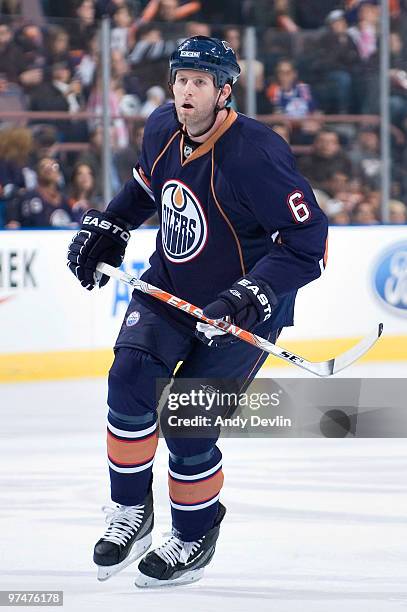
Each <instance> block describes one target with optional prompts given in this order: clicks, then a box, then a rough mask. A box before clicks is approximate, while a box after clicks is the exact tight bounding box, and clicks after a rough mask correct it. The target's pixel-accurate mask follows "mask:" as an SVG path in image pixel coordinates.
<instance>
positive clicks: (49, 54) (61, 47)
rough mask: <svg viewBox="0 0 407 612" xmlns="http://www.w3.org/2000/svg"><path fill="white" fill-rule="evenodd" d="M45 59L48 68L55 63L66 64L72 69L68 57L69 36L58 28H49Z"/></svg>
mask: <svg viewBox="0 0 407 612" xmlns="http://www.w3.org/2000/svg"><path fill="white" fill-rule="evenodd" d="M46 59H47V64H48V66H52V65H53V64H55V63H57V62H66V63H68V64H69V65H70V66H71V68H73V61H72V59H71V56H70V49H69V36H68V33H67V31H66V30H65V29H64V28H62V27H60V26H50V28H49V29H48V31H47V37H46Z"/></svg>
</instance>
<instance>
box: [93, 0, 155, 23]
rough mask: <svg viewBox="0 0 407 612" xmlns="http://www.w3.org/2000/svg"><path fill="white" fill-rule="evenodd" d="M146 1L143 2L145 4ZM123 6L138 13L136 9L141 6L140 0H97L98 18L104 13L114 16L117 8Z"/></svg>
mask: <svg viewBox="0 0 407 612" xmlns="http://www.w3.org/2000/svg"><path fill="white" fill-rule="evenodd" d="M145 3H146V2H145V0H143V2H142V4H143V5H144V4H145ZM122 6H128V7H129V8H130V10H131V11H132V13H136V10H137V9H138V8H139V6H140V2H139V0H96V4H95V10H96V18H97V19H100V18H101V17H103V16H104V15H109V16H110V17H112V16H113V15H114V12H115V10H116V9H117V8H118V7H122Z"/></svg>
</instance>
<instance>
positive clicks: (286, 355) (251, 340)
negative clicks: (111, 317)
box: [97, 263, 383, 376]
mask: <svg viewBox="0 0 407 612" xmlns="http://www.w3.org/2000/svg"><path fill="white" fill-rule="evenodd" d="M97 270H98V272H101V273H102V274H106V275H107V276H111V277H112V278H115V279H116V280H119V281H122V282H123V283H126V284H127V285H131V286H132V287H134V289H137V290H138V291H141V292H142V293H147V294H148V295H152V296H153V297H155V298H157V299H158V300H161V301H162V302H165V303H166V304H169V305H170V306H173V307H174V308H178V310H182V311H184V312H187V313H189V314H190V315H192V316H193V317H195V318H196V319H199V320H200V321H203V322H204V323H209V325H212V326H213V327H216V328H217V329H221V330H222V331H225V332H227V333H229V334H232V335H233V336H236V337H237V338H239V339H240V340H244V341H245V342H247V343H248V344H252V345H253V346H255V347H257V348H259V349H260V350H262V351H266V353H270V355H275V356H276V357H280V359H284V360H285V361H288V362H289V363H293V364H294V365H296V366H298V367H300V368H303V369H304V370H308V372H312V373H313V374H316V375H317V376H332V374H336V373H337V372H340V370H343V369H344V368H347V367H348V366H349V365H350V364H351V363H353V362H354V361H356V360H357V359H359V358H360V357H362V355H364V354H365V353H366V352H367V351H368V350H369V349H370V348H371V347H372V346H373V345H374V343H375V342H376V341H377V340H378V338H380V336H381V335H382V331H383V323H379V325H378V327H377V328H376V329H375V330H374V331H372V332H371V333H370V334H368V335H367V336H366V337H365V338H363V339H362V340H361V341H360V342H358V343H357V344H355V346H353V347H352V348H351V349H349V350H348V351H346V352H345V353H341V355H338V357H334V358H333V359H328V361H317V362H314V361H307V360H306V359H304V358H303V357H300V356H299V355H296V354H295V353H292V352H291V351H287V350H286V349H283V348H280V347H279V346H276V345H275V344H273V343H272V342H269V341H268V340H265V339H264V338H261V337H260V336H256V334H252V333H251V332H249V331H246V330H244V329H241V328H240V327H238V326H237V325H233V324H232V323H228V322H227V321H213V320H212V319H207V318H206V317H205V316H204V315H203V313H202V309H201V308H198V307H197V306H194V305H193V304H190V303H189V302H187V301H185V300H182V299H181V298H178V297H176V296H175V295H172V294H171V293H168V292H167V291H163V290H162V289H158V288H157V287H154V285H150V284H148V283H145V282H144V281H141V280H139V279H138V278H136V277H135V276H131V275H130V274H127V273H126V272H122V270H120V269H118V268H113V266H110V265H109V264H106V263H99V264H98V265H97Z"/></svg>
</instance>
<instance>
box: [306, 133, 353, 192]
mask: <svg viewBox="0 0 407 612" xmlns="http://www.w3.org/2000/svg"><path fill="white" fill-rule="evenodd" d="M298 167H299V169H300V172H301V173H302V174H304V176H305V177H306V178H307V179H308V180H309V181H310V182H311V184H312V186H313V187H316V188H319V189H323V190H325V191H328V192H330V190H329V183H330V181H332V178H333V177H334V176H335V174H338V173H339V174H342V176H344V177H345V180H346V179H347V178H349V177H350V175H351V170H352V167H351V162H350V160H349V159H348V157H347V155H346V154H345V152H344V151H343V150H342V148H341V145H340V142H339V137H338V134H337V133H336V132H334V131H332V130H329V129H322V130H321V131H320V132H319V133H318V134H317V135H316V137H315V140H314V144H313V146H312V153H311V155H307V156H305V157H303V158H300V160H299V162H298ZM338 182H339V183H340V184H341V182H342V183H343V180H342V179H341V181H338ZM338 187H339V185H336V188H338Z"/></svg>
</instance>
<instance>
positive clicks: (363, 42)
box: [348, 0, 380, 114]
mask: <svg viewBox="0 0 407 612" xmlns="http://www.w3.org/2000/svg"><path fill="white" fill-rule="evenodd" d="M357 15H358V21H357V25H355V26H353V27H351V28H349V30H348V31H349V34H350V36H351V38H352V40H353V41H354V43H355V44H356V47H357V49H358V52H359V57H360V60H361V61H360V69H359V70H358V72H357V73H356V75H355V79H354V80H353V89H354V97H355V104H356V108H355V110H356V111H357V112H360V113H362V114H371V113H374V114H376V113H378V112H379V110H380V109H379V100H380V95H379V55H378V47H379V32H378V30H379V9H378V6H377V5H376V3H375V2H374V1H373V0H369V1H368V0H364V2H363V3H362V4H360V5H359V7H358V13H357Z"/></svg>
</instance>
